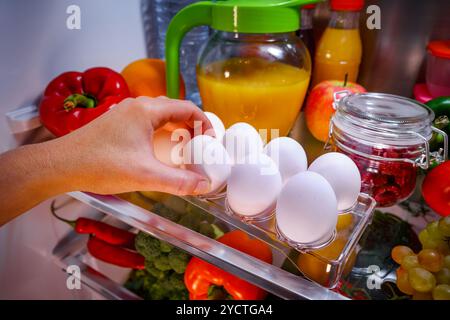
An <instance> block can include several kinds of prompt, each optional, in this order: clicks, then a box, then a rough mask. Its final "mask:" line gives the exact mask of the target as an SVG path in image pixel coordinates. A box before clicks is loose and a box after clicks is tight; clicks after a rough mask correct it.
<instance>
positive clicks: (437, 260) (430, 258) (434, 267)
mask: <svg viewBox="0 0 450 320" xmlns="http://www.w3.org/2000/svg"><path fill="white" fill-rule="evenodd" d="M417 257H418V259H419V264H420V265H421V266H422V267H423V268H425V269H427V270H428V271H431V272H438V271H439V270H441V269H442V267H443V266H444V259H443V258H442V255H441V254H440V253H439V251H437V250H435V249H423V250H422V251H420V252H419V254H418V255H417Z"/></svg>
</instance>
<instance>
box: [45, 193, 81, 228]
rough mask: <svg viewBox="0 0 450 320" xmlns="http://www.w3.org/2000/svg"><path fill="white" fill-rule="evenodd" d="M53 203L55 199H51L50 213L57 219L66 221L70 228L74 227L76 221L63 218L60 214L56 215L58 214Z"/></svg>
mask: <svg viewBox="0 0 450 320" xmlns="http://www.w3.org/2000/svg"><path fill="white" fill-rule="evenodd" d="M55 203H56V201H55V200H53V201H52V204H51V205H50V211H51V212H52V215H53V216H54V217H55V218H56V219H58V220H60V221H63V222H65V223H67V224H68V225H69V226H71V227H72V228H75V226H76V224H77V222H76V221H74V220H67V219H64V218H62V217H60V216H58V215H57V214H56V208H55Z"/></svg>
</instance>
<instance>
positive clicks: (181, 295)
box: [169, 289, 189, 300]
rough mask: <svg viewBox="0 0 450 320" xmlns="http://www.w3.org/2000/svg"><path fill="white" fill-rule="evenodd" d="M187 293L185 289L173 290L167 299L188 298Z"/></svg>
mask: <svg viewBox="0 0 450 320" xmlns="http://www.w3.org/2000/svg"><path fill="white" fill-rule="evenodd" d="M188 298H189V293H188V291H187V290H186V289H184V290H182V291H174V292H173V293H172V294H171V295H170V297H169V300H188Z"/></svg>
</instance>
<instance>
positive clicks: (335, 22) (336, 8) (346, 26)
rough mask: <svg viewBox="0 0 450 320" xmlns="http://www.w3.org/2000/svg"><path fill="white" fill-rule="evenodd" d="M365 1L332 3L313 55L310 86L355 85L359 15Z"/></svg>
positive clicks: (360, 48) (357, 60)
mask: <svg viewBox="0 0 450 320" xmlns="http://www.w3.org/2000/svg"><path fill="white" fill-rule="evenodd" d="M363 6H364V0H331V1H330V7H331V10H332V12H331V19H330V22H329V24H328V27H327V28H326V29H325V32H324V33H323V35H322V37H321V39H320V41H319V43H318V46H317V49H316V54H315V59H314V60H315V64H314V68H313V86H314V85H316V84H318V83H319V82H321V81H324V80H343V79H344V78H345V75H346V74H347V75H348V81H351V82H355V81H356V78H357V77H358V71H359V64H360V63H361V55H362V45H361V37H360V34H359V11H360V10H361V9H362V8H363Z"/></svg>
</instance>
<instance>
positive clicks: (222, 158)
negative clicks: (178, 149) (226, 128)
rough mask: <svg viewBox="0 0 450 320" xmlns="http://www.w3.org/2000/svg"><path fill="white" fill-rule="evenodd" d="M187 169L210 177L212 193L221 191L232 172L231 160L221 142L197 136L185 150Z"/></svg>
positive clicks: (205, 136)
mask: <svg viewBox="0 0 450 320" xmlns="http://www.w3.org/2000/svg"><path fill="white" fill-rule="evenodd" d="M183 156H184V165H185V167H186V169H188V170H191V171H194V172H197V173H199V174H201V175H204V176H206V177H208V179H209V181H210V183H211V191H210V192H211V193H214V192H216V191H220V190H221V189H222V188H223V187H224V186H225V184H226V181H227V179H228V177H229V175H230V171H231V160H230V157H229V156H228V153H227V151H226V150H225V147H224V146H223V145H222V143H220V141H218V140H216V139H215V138H213V137H211V136H207V135H198V136H195V137H194V138H193V139H192V140H191V141H189V142H188V143H187V144H186V146H185V147H184V149H183Z"/></svg>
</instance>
